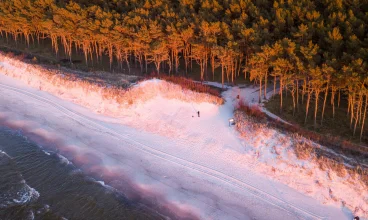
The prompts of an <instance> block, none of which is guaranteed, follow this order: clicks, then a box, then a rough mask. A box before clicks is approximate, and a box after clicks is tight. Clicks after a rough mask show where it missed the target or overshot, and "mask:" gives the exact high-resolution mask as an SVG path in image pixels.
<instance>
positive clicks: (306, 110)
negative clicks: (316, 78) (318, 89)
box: [304, 91, 312, 124]
mask: <svg viewBox="0 0 368 220" xmlns="http://www.w3.org/2000/svg"><path fill="white" fill-rule="evenodd" d="M307 93H308V94H307V105H306V108H305V119H304V124H307V119H308V111H309V103H310V99H311V93H312V91H308V92H307Z"/></svg>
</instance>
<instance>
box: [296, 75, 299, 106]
mask: <svg viewBox="0 0 368 220" xmlns="http://www.w3.org/2000/svg"><path fill="white" fill-rule="evenodd" d="M296 110H297V112H299V80H298V79H296Z"/></svg>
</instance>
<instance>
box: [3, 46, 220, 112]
mask: <svg viewBox="0 0 368 220" xmlns="http://www.w3.org/2000/svg"><path fill="white" fill-rule="evenodd" d="M0 61H1V62H3V63H4V65H2V66H0V71H2V72H3V73H4V74H6V75H8V76H10V77H13V78H17V79H19V80H20V81H23V82H25V83H27V84H29V85H30V86H32V87H35V88H38V89H40V90H45V91H48V92H50V93H53V94H55V95H59V96H63V97H67V98H70V99H73V100H74V101H76V102H78V103H79V104H82V105H84V106H87V107H90V108H92V109H93V110H96V109H99V110H98V112H110V113H111V112H112V113H113V112H116V111H119V109H120V108H126V107H129V106H131V105H133V104H135V103H139V102H145V101H147V100H149V99H151V98H153V97H154V96H157V95H161V96H163V97H165V98H167V99H179V100H182V101H186V102H196V103H201V102H209V103H214V104H217V105H221V104H222V103H223V99H222V98H221V97H219V96H216V95H211V94H208V93H210V90H208V89H207V88H206V87H202V86H195V87H189V86H188V85H189V83H190V82H189V81H185V84H182V83H178V84H179V85H177V84H174V83H170V82H167V81H164V80H162V81H157V82H155V81H154V80H153V82H150V83H145V85H144V86H140V85H141V84H142V83H144V82H141V83H140V84H139V85H138V86H132V87H130V88H128V89H124V88H120V87H116V86H111V85H109V84H107V83H103V82H101V81H99V82H91V80H88V81H87V80H83V79H80V78H77V77H75V76H73V75H72V74H68V72H65V71H60V70H50V69H47V68H44V67H42V66H38V65H33V64H28V63H24V62H22V57H21V56H20V57H14V56H12V54H2V53H0ZM170 81H175V79H174V78H170ZM179 81H180V82H184V81H183V80H181V79H180V80H176V81H175V82H179ZM181 85H187V86H181ZM192 90H194V91H192ZM197 90H198V92H196V91H197Z"/></svg>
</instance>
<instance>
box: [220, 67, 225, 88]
mask: <svg viewBox="0 0 368 220" xmlns="http://www.w3.org/2000/svg"><path fill="white" fill-rule="evenodd" d="M221 84H222V88H224V65H223V64H221Z"/></svg>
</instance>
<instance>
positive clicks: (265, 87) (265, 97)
mask: <svg viewBox="0 0 368 220" xmlns="http://www.w3.org/2000/svg"><path fill="white" fill-rule="evenodd" d="M239 68H240V67H239ZM267 78H268V73H267V71H266V72H265V77H264V80H265V83H264V94H263V98H264V99H267Z"/></svg>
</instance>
